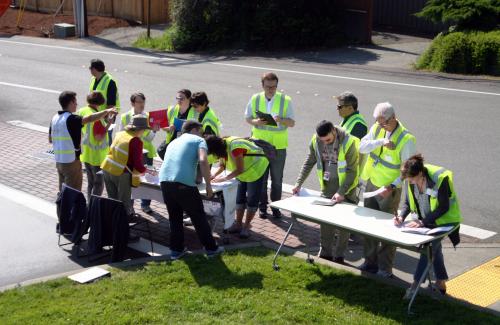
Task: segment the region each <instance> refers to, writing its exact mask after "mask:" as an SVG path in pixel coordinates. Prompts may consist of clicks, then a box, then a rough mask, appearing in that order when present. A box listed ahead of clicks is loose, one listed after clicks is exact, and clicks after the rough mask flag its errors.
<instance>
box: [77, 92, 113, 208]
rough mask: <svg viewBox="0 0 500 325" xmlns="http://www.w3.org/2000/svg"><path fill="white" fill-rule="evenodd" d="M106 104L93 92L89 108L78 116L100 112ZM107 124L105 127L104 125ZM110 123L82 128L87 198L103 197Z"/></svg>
mask: <svg viewBox="0 0 500 325" xmlns="http://www.w3.org/2000/svg"><path fill="white" fill-rule="evenodd" d="M104 103H105V99H104V96H103V95H102V94H101V93H100V92H98V91H93V92H91V93H90V94H88V95H87V106H85V107H82V108H80V109H79V110H78V115H80V116H82V117H85V116H89V115H92V114H94V113H96V112H99V106H100V105H102V104H104ZM103 123H104V124H105V126H104V125H103ZM109 125H110V123H106V122H104V121H101V120H99V121H95V122H92V123H87V124H86V125H85V126H84V127H83V128H82V154H81V156H80V160H81V161H82V162H83V163H84V164H85V171H86V173H87V197H88V198H89V200H90V196H91V195H92V194H94V195H98V196H100V195H102V191H103V190H104V179H103V176H102V173H100V171H101V163H102V161H103V160H104V158H106V155H107V153H108V150H109V140H108V134H107V131H108V127H109Z"/></svg>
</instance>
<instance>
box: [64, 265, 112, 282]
mask: <svg viewBox="0 0 500 325" xmlns="http://www.w3.org/2000/svg"><path fill="white" fill-rule="evenodd" d="M109 274H111V273H110V272H109V271H108V270H105V269H101V268H100V267H93V268H91V269H88V270H85V271H83V272H80V273H77V274H73V275H70V276H68V278H70V279H71V280H73V281H76V282H78V283H88V282H92V281H94V280H96V279H99V278H102V277H104V276H107V275H109Z"/></svg>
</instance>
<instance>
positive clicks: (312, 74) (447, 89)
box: [210, 62, 500, 96]
mask: <svg viewBox="0 0 500 325" xmlns="http://www.w3.org/2000/svg"><path fill="white" fill-rule="evenodd" d="M210 64H214V65H221V66H228V67H237V68H246V69H257V70H266V71H278V72H288V73H294V74H302V75H308V76H316V77H326V78H334V79H345V80H355V81H364V82H373V83H380V84H387V85H397V86H406V87H415V88H426V89H435V90H446V91H454V92H463V93H472V94H480V95H492V96H500V93H490V92H484V91H476V90H467V89H456V88H445V87H434V86H425V85H418V84H409V83H403V82H395V81H384V80H376V79H365V78H353V77H345V76H339V75H333V74H324V73H314V72H306V71H297V70H288V69H275V68H269V67H257V66H251V65H243V64H232V63H220V62H210Z"/></svg>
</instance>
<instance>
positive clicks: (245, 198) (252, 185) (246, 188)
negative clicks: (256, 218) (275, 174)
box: [236, 174, 265, 212]
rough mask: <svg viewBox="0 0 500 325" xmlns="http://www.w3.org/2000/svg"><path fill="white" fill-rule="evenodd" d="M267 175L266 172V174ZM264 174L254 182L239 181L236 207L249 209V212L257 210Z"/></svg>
mask: <svg viewBox="0 0 500 325" xmlns="http://www.w3.org/2000/svg"><path fill="white" fill-rule="evenodd" d="M264 175H265V174H264ZM264 175H262V176H261V177H260V178H259V179H258V180H256V181H254V182H241V181H238V192H237V194H236V209H245V208H246V209H247V210H248V212H256V211H257V208H258V205H259V198H260V195H261V192H262V183H263V182H264Z"/></svg>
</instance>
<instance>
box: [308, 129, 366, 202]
mask: <svg viewBox="0 0 500 325" xmlns="http://www.w3.org/2000/svg"><path fill="white" fill-rule="evenodd" d="M319 141H321V140H320V139H319V138H318V137H317V135H316V134H314V135H313V137H312V139H311V145H312V147H313V149H314V151H315V153H316V173H317V175H318V181H319V185H320V187H321V190H322V191H323V190H324V189H325V186H326V185H325V183H324V179H323V176H324V168H323V158H322V157H321V152H320V151H319ZM352 145H354V146H355V148H356V151H359V139H358V138H356V137H355V136H352V135H349V134H347V133H346V136H345V138H344V141H342V143H341V145H340V146H339V156H338V160H337V172H338V176H339V187H341V186H342V185H344V182H345V178H346V172H347V161H346V157H345V154H346V152H347V151H349V148H351V146H352ZM355 169H356V178H355V179H354V182H352V185H351V186H350V187H349V189H348V190H347V192H346V194H348V193H350V192H351V191H352V190H353V189H355V188H356V186H358V182H359V179H358V178H359V177H358V175H359V165H356V166H355Z"/></svg>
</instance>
